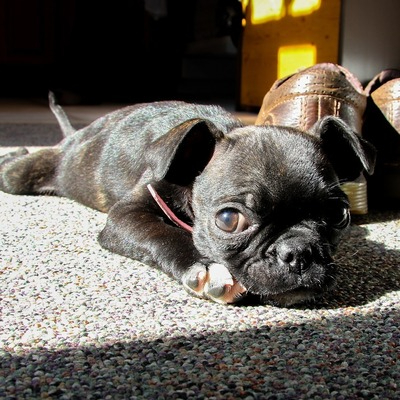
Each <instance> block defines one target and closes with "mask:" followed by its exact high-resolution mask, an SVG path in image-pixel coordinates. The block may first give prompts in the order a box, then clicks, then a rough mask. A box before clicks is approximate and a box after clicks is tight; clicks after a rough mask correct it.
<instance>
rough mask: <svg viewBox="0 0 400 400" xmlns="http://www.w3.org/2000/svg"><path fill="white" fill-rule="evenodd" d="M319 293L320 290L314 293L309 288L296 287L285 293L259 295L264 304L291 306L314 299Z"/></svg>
mask: <svg viewBox="0 0 400 400" xmlns="http://www.w3.org/2000/svg"><path fill="white" fill-rule="evenodd" d="M321 295H322V292H321V293H316V292H315V291H312V290H309V289H305V288H298V289H294V290H290V291H288V292H285V293H279V294H273V295H269V296H261V301H262V303H264V304H270V305H273V306H279V307H291V306H294V305H301V304H304V303H308V302H312V301H315V299H316V298H317V297H319V296H321Z"/></svg>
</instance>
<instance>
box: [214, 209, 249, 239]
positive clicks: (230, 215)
mask: <svg viewBox="0 0 400 400" xmlns="http://www.w3.org/2000/svg"><path fill="white" fill-rule="evenodd" d="M215 225H217V227H218V228H219V229H221V230H223V231H224V232H228V233H240V232H243V231H245V230H246V229H247V228H248V227H249V223H248V222H247V219H246V218H245V216H244V215H243V214H242V213H240V212H239V211H237V210H235V209H234V208H226V209H224V210H222V211H220V212H219V213H218V214H217V215H216V217H215Z"/></svg>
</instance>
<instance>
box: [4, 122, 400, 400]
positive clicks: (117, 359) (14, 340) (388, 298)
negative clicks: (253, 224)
mask: <svg viewBox="0 0 400 400" xmlns="http://www.w3.org/2000/svg"><path fill="white" fill-rule="evenodd" d="M1 132H3V136H1ZM7 137H8V138H10V136H9V132H8V133H7V134H6V133H4V127H3V131H2V130H1V129H0V145H2V146H3V147H0V152H1V153H6V152H7V151H9V150H11V147H6V146H15V145H20V144H23V143H20V140H19V139H18V138H17V137H14V138H13V141H10V143H5V142H4V140H5V138H7ZM38 137H39V139H38V141H35V140H33V139H32V140H33V142H31V143H25V144H29V145H38V144H44V143H43V141H42V140H41V139H40V138H41V135H40V134H39V136H38ZM10 140H11V138H10ZM50 142H51V141H50ZM45 144H52V143H45ZM0 207H1V213H0V263H1V264H0V310H1V315H0V398H1V399H43V398H47V399H248V400H250V399H302V398H304V399H379V400H382V399H398V398H400V328H399V322H400V233H399V229H400V212H391V211H387V212H380V213H375V212H372V213H370V214H369V215H368V216H366V217H363V218H358V219H357V220H355V222H354V223H353V225H352V227H351V230H350V231H349V233H348V235H347V237H346V238H345V240H343V242H342V245H341V246H340V248H339V251H338V253H337V257H336V258H337V261H338V263H339V264H340V266H341V268H340V273H339V278H338V285H337V287H336V289H335V290H333V291H332V292H330V293H328V294H327V295H326V296H325V297H324V298H322V299H320V300H319V301H317V302H316V303H315V304H313V305H308V306H302V307H294V308H290V309H286V308H277V307H272V306H243V307H238V306H222V305H219V304H215V303H212V302H208V301H203V300H199V299H195V298H192V297H190V296H189V295H187V294H186V292H185V291H184V290H183V288H182V287H181V286H180V285H178V284H177V283H175V282H174V281H171V280H170V279H169V278H168V277H166V276H165V275H163V274H162V273H160V272H158V271H156V270H154V269H151V268H149V267H147V266H146V265H143V264H141V263H139V262H136V261H133V260H130V259H126V258H123V257H120V256H118V255H115V254H111V253H109V252H107V251H106V250H104V249H102V248H101V247H100V246H99V245H98V243H97V241H96V236H97V234H98V232H99V231H100V229H101V228H102V226H103V225H104V222H105V219H106V215H104V214H101V213H99V212H96V211H93V210H90V209H88V208H85V207H83V206H81V205H79V204H76V203H73V202H72V201H69V200H67V199H61V198H56V197H40V196H38V197H28V196H10V195H7V194H4V193H1V192H0Z"/></svg>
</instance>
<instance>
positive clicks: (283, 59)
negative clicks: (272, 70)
mask: <svg viewBox="0 0 400 400" xmlns="http://www.w3.org/2000/svg"><path fill="white" fill-rule="evenodd" d="M316 61H317V48H316V46H313V45H312V44H301V45H296V46H282V47H280V48H279V50H278V79H280V78H284V77H285V76H288V75H291V74H293V73H295V72H297V71H299V70H301V69H304V68H307V67H311V66H312V65H314V64H315V63H316Z"/></svg>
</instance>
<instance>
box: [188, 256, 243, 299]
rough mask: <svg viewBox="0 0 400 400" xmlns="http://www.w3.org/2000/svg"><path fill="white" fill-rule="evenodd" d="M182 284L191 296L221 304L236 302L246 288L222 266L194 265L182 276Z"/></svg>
mask: <svg viewBox="0 0 400 400" xmlns="http://www.w3.org/2000/svg"><path fill="white" fill-rule="evenodd" d="M182 283H183V286H184V287H185V289H186V290H187V291H188V292H189V293H190V294H192V295H194V296H197V297H200V298H205V299H210V300H213V301H215V302H217V303H221V304H231V303H235V302H237V301H238V300H239V299H240V298H242V297H243V296H245V294H246V291H247V290H246V288H245V287H244V286H243V285H242V284H241V283H240V282H238V281H236V279H235V278H234V277H233V276H232V275H231V273H230V272H229V271H228V269H227V268H226V267H225V266H224V265H222V264H211V265H209V266H208V267H206V266H205V265H203V264H200V263H197V264H194V265H193V266H192V267H190V269H189V270H188V271H187V272H186V273H185V274H184V276H183V278H182Z"/></svg>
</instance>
